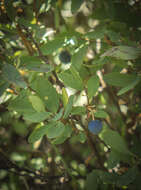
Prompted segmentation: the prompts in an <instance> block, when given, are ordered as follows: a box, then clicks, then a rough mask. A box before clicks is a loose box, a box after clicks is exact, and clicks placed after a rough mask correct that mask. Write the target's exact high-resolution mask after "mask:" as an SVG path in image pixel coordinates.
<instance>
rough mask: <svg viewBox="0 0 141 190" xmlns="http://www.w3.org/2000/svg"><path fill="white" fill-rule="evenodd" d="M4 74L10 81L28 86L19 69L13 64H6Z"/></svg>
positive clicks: (3, 69)
mask: <svg viewBox="0 0 141 190" xmlns="http://www.w3.org/2000/svg"><path fill="white" fill-rule="evenodd" d="M2 75H3V77H4V78H5V79H6V80H7V81H8V82H9V83H13V84H14V85H17V86H19V87H21V88H26V87H27V85H26V83H25V82H24V80H23V78H22V76H21V75H20V73H19V71H18V70H17V69H16V68H15V67H14V66H13V65H10V64H8V63H6V64H4V66H3V68H2Z"/></svg>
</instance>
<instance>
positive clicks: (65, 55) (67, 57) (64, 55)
mask: <svg viewBox="0 0 141 190" xmlns="http://www.w3.org/2000/svg"><path fill="white" fill-rule="evenodd" d="M59 59H60V61H61V62H62V63H64V64H68V63H70V61H71V55H70V53H69V52H68V51H66V50H64V51H62V52H61V53H60V55H59Z"/></svg>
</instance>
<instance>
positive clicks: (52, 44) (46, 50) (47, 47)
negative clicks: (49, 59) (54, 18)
mask: <svg viewBox="0 0 141 190" xmlns="http://www.w3.org/2000/svg"><path fill="white" fill-rule="evenodd" d="M63 44H64V37H63V38H56V39H54V40H52V41H48V42H47V43H46V44H44V45H43V46H41V51H42V53H43V54H44V55H50V54H52V53H53V52H55V51H56V50H57V49H58V48H60V47H62V46H63Z"/></svg>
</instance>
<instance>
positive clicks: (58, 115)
mask: <svg viewBox="0 0 141 190" xmlns="http://www.w3.org/2000/svg"><path fill="white" fill-rule="evenodd" d="M63 112H64V108H62V109H60V111H59V112H58V113H57V114H56V115H55V117H54V118H52V121H58V120H59V119H61V117H62V115H63Z"/></svg>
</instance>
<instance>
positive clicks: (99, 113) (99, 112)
mask: <svg viewBox="0 0 141 190" xmlns="http://www.w3.org/2000/svg"><path fill="white" fill-rule="evenodd" d="M94 116H95V117H98V118H106V117H107V116H108V114H107V113H106V112H105V111H103V110H97V111H96V112H95V113H94Z"/></svg>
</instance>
